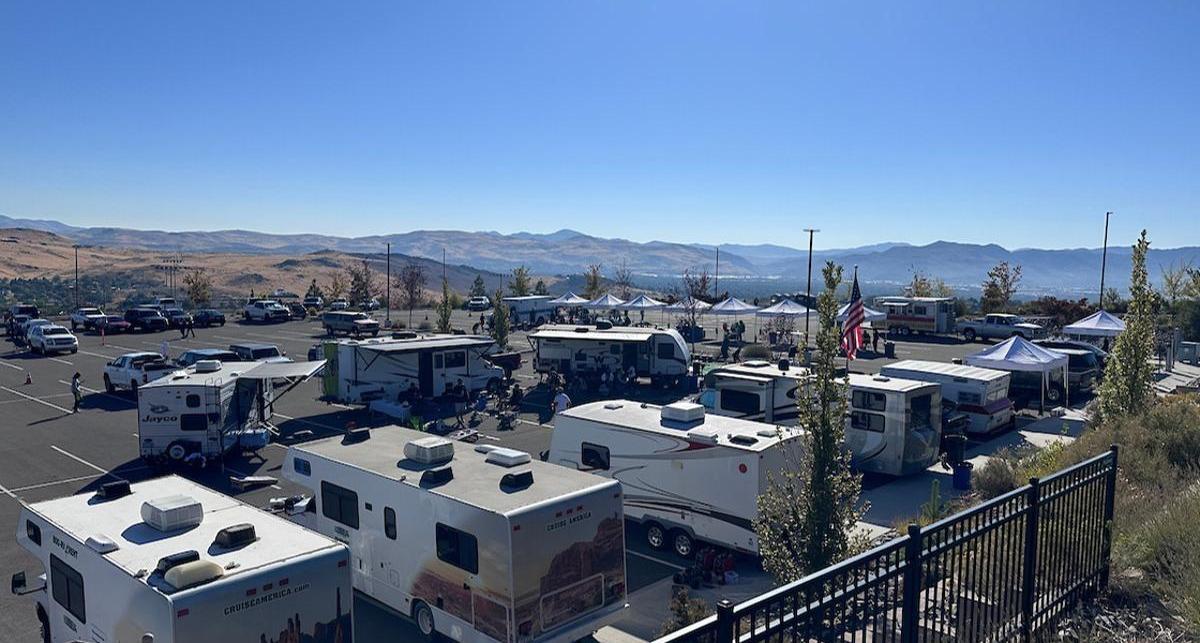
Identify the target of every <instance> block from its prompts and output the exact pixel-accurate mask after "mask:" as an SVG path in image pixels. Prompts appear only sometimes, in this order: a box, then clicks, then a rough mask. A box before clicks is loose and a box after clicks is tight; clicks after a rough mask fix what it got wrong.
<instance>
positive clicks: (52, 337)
mask: <svg viewBox="0 0 1200 643" xmlns="http://www.w3.org/2000/svg"><path fill="white" fill-rule="evenodd" d="M29 350H31V351H33V352H35V353H41V354H42V355H45V354H47V353H55V352H59V351H70V352H72V353H78V352H79V340H78V339H76V338H75V336H74V335H72V334H71V331H69V330H67V329H66V328H64V327H62V326H59V325H58V324H43V325H41V326H37V327H35V328H34V329H33V330H31V331H29Z"/></svg>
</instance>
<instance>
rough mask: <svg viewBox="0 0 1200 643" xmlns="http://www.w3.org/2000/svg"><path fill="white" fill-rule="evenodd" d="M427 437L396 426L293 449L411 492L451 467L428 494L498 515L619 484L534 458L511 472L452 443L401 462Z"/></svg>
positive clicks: (468, 446)
mask: <svg viewBox="0 0 1200 643" xmlns="http://www.w3.org/2000/svg"><path fill="white" fill-rule="evenodd" d="M427 437H429V434H428V433H421V432H419V431H413V430H412V429H405V428H402V427H399V426H388V427H383V428H378V429H372V430H371V437H370V438H369V439H367V440H362V441H360V442H354V443H350V444H346V443H344V442H343V440H342V438H341V437H333V438H327V439H324V440H316V441H314V442H307V443H305V444H302V445H295V446H293V447H291V448H292V449H294V450H295V451H297V452H298V453H302V454H309V455H313V456H317V457H321V458H325V459H328V460H333V461H336V462H341V463H343V464H347V465H349V466H352V467H356V468H358V469H362V470H364V471H368V472H370V473H374V474H376V475H378V476H381V477H384V478H388V479H391V480H395V481H398V482H400V483H402V484H406V485H409V486H411V487H414V488H418V489H424V487H421V484H420V480H421V473H422V472H423V471H425V470H427V469H435V468H439V467H444V466H449V467H450V468H451V469H452V470H453V471H454V478H453V479H452V480H450V481H449V482H446V483H444V484H441V485H438V486H435V487H429V488H427V489H426V490H427V491H428V492H429V493H433V494H437V495H439V496H444V497H447V498H453V499H455V500H457V501H459V502H462V503H465V504H468V505H472V506H475V507H479V508H481V509H485V510H488V511H492V512H495V513H499V514H512V513H517V512H518V511H520V510H522V509H524V508H526V507H529V506H530V505H535V504H538V503H541V502H546V501H552V500H556V499H558V498H564V497H567V496H572V495H575V494H577V493H579V492H583V491H589V490H593V489H599V488H601V487H604V486H607V485H611V484H617V483H615V482H614V481H612V480H609V479H608V478H601V477H599V476H595V475H592V474H590V473H585V472H582V471H575V470H574V469H568V468H566V467H560V466H558V465H555V464H547V463H545V462H542V461H541V460H538V459H537V458H533V459H532V461H531V462H528V463H525V464H521V465H517V466H515V467H504V466H501V465H498V464H493V463H491V462H487V461H485V458H486V457H487V456H486V454H484V453H480V452H478V451H476V450H475V447H474V445H471V444H467V443H465V442H455V443H454V457H453V458H452V459H451V460H450V461H449V462H444V463H440V464H436V465H419V464H417V463H415V462H413V461H411V460H407V459H405V457H404V445H406V444H408V443H409V442H411V441H413V440H419V439H421V438H427ZM525 471H532V472H533V484H532V485H530V486H528V487H525V488H523V489H521V490H519V491H511V490H502V489H501V488H500V479H501V478H502V477H504V475H505V474H509V473H522V472H525Z"/></svg>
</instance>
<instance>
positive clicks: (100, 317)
mask: <svg viewBox="0 0 1200 643" xmlns="http://www.w3.org/2000/svg"><path fill="white" fill-rule="evenodd" d="M103 321H104V311H103V310H100V309H99V308H95V307H91V306H89V307H85V308H79V309H76V310H75V312H73V313H71V330H79V327H80V326H83V329H84V330H91V329H93V328H95V327H96V324H97V323H103Z"/></svg>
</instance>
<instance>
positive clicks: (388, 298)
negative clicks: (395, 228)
mask: <svg viewBox="0 0 1200 643" xmlns="http://www.w3.org/2000/svg"><path fill="white" fill-rule="evenodd" d="M383 299H384V305H386V306H387V311H386V312H385V313H383V315H384V321H383V325H384V326H385V327H387V328H390V327H391V325H392V242H390V241H389V242H388V244H387V295H385V296H384V298H383Z"/></svg>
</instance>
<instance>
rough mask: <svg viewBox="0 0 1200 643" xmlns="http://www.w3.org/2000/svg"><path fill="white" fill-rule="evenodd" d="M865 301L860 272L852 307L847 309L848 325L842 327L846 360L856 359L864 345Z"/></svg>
mask: <svg viewBox="0 0 1200 643" xmlns="http://www.w3.org/2000/svg"><path fill="white" fill-rule="evenodd" d="M862 326H863V301H862V291H860V290H859V289H858V271H855V272H854V288H853V289H852V290H851V291H850V307H849V308H848V309H846V323H845V324H843V325H842V348H843V349H845V351H846V359H854V357H855V355H856V354H857V353H858V349H860V348H862V345H863V327H862Z"/></svg>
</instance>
